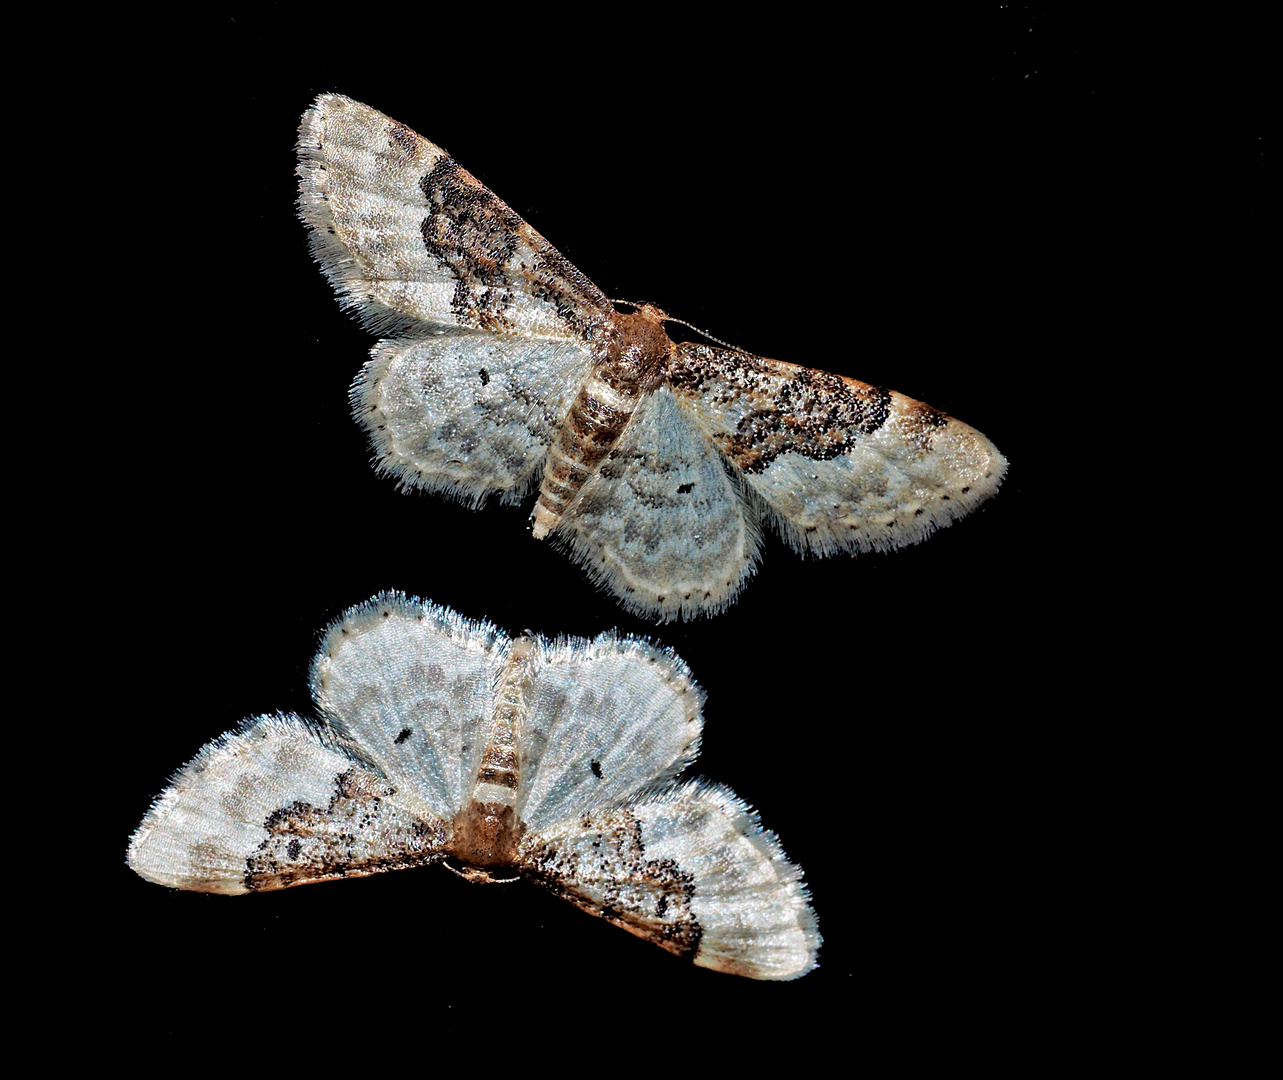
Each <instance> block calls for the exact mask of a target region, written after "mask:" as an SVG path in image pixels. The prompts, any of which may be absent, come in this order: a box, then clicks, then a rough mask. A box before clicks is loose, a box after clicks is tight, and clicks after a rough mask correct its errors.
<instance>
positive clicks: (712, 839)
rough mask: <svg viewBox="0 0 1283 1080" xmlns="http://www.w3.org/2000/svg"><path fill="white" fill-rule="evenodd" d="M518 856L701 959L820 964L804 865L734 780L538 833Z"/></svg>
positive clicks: (785, 972)
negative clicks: (766, 828) (734, 789)
mask: <svg viewBox="0 0 1283 1080" xmlns="http://www.w3.org/2000/svg"><path fill="white" fill-rule="evenodd" d="M519 864H520V865H521V867H522V869H523V870H524V871H525V872H526V873H528V874H529V875H530V876H531V877H533V878H534V879H535V880H536V881H538V882H539V883H540V884H542V885H544V886H545V887H546V888H548V889H550V890H552V891H553V892H555V893H557V894H558V895H560V896H563V897H564V898H565V899H567V900H570V901H571V902H572V903H574V904H576V905H577V906H578V907H580V908H582V909H583V910H585V911H587V912H589V913H590V914H593V915H598V916H600V917H601V918H604V919H607V920H609V921H610V922H612V923H614V924H615V925H616V926H620V927H623V929H625V930H627V931H628V932H629V933H631V934H636V935H637V936H638V937H640V938H644V939H645V940H647V941H650V942H653V943H654V944H656V945H659V946H660V947H661V948H664V949H667V950H668V951H669V952H671V953H675V954H677V955H678V956H684V957H687V958H689V959H691V960H693V961H694V963H696V964H698V965H700V966H702V967H709V968H713V969H715V970H717V971H724V972H728V973H730V974H735V975H745V976H748V977H749V978H754V979H795V978H797V977H798V976H800V975H805V974H806V973H807V972H808V971H810V970H811V969H812V968H813V967H814V966H815V956H816V952H817V950H818V948H819V945H820V935H819V930H818V929H817V926H816V921H815V914H814V912H813V911H812V910H811V905H810V901H809V898H808V895H807V891H806V889H805V887H804V886H803V885H802V872H801V871H800V870H799V869H798V867H797V866H795V865H794V864H793V863H791V862H789V860H788V859H787V858H786V857H785V855H784V852H783V850H782V849H781V847H780V844H779V841H778V840H777V839H776V838H775V836H774V834H772V833H770V832H766V831H764V830H763V829H762V827H761V825H760V824H759V823H758V819H757V815H756V814H755V813H753V812H752V811H751V810H750V809H749V808H748V807H747V806H745V804H744V803H743V802H742V801H741V800H740V799H738V798H737V797H736V796H735V794H734V792H732V791H731V790H730V789H729V788H725V787H722V786H720V785H714V784H708V783H705V782H703V781H698V780H695V781H690V782H688V783H685V784H682V785H680V786H677V787H673V788H669V789H667V790H663V791H658V792H651V793H648V794H645V795H642V796H640V797H639V798H637V799H636V800H635V801H633V802H631V803H629V804H628V805H626V806H623V807H618V808H615V809H610V810H596V811H591V812H588V813H584V814H581V815H578V816H576V817H574V818H569V819H566V820H563V821H560V822H557V823H556V824H554V825H551V826H549V827H547V828H546V829H543V830H541V831H538V832H535V831H531V832H530V833H528V834H527V835H526V837H524V838H523V840H522V844H521V848H520V852H519Z"/></svg>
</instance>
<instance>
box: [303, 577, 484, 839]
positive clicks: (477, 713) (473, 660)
mask: <svg viewBox="0 0 1283 1080" xmlns="http://www.w3.org/2000/svg"><path fill="white" fill-rule="evenodd" d="M508 649H509V642H508V640H507V638H506V637H504V636H503V635H502V634H501V633H500V632H499V631H498V630H496V629H495V628H494V627H493V626H491V625H489V624H488V623H478V622H472V621H470V620H468V619H464V618H462V617H461V616H459V615H456V614H455V613H454V612H452V611H449V610H448V609H446V608H441V607H437V606H435V605H433V604H421V603H414V602H411V601H409V600H407V599H406V598H405V597H403V596H401V595H399V594H396V593H386V594H384V595H382V596H376V597H375V598H374V599H373V600H370V601H368V602H367V603H364V604H360V605H358V606H357V607H354V608H351V609H350V610H348V611H346V612H344V614H343V615H342V616H340V617H339V619H338V620H337V621H335V623H334V624H333V625H332V626H331V627H330V628H329V630H328V631H327V632H326V634H325V636H324V638H323V640H322V643H321V648H320V651H319V652H318V653H317V656H316V659H315V660H314V661H313V662H312V674H311V686H312V695H313V697H314V698H315V699H316V703H317V705H318V706H319V707H320V709H321V710H322V711H323V713H324V714H325V716H326V718H327V720H328V721H329V723H330V725H331V726H332V727H333V728H334V729H335V730H336V731H338V732H340V733H342V734H343V735H344V736H346V737H347V738H349V739H351V741H353V742H354V743H356V744H358V745H359V746H360V747H361V751H362V753H363V754H364V756H365V757H366V758H367V759H368V760H369V761H370V762H371V763H372V764H373V765H374V766H375V767H377V768H378V769H379V770H380V771H381V772H382V773H383V774H384V775H386V776H387V777H388V778H389V780H391V781H392V782H393V783H394V784H395V785H396V786H397V789H398V796H399V797H400V798H401V799H402V800H403V801H404V803H405V804H406V805H408V806H411V807H412V808H413V809H414V810H415V812H416V813H420V814H423V815H432V816H434V817H437V818H441V819H444V820H446V821H449V820H451V819H452V818H453V816H454V814H455V812H456V811H458V810H459V809H460V808H462V807H463V805H464V804H465V803H466V802H467V800H468V798H469V796H470V792H471V784H472V782H473V780H474V779H475V777H476V774H477V767H478V765H479V763H480V760H481V753H482V751H483V750H484V748H485V746H484V744H485V740H486V735H487V733H488V731H489V725H490V720H491V715H492V713H493V709H494V696H495V685H496V682H497V680H498V678H499V675H500V673H501V672H502V670H503V666H504V663H505V661H506V659H507V655H508Z"/></svg>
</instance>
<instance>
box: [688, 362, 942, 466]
mask: <svg viewBox="0 0 1283 1080" xmlns="http://www.w3.org/2000/svg"><path fill="white" fill-rule="evenodd" d="M668 380H669V385H670V386H672V388H673V390H674V392H676V393H678V394H679V395H681V394H686V395H692V396H696V397H699V398H700V399H702V401H703V403H704V408H705V409H707V410H709V411H717V412H722V413H724V414H726V415H729V416H736V417H738V420H737V421H736V425H735V430H734V431H718V432H714V433H713V441H714V443H715V444H716V445H717V448H718V449H719V450H720V451H721V452H722V453H723V454H725V455H726V456H727V457H728V458H730V460H731V461H733V462H734V463H735V464H736V465H737V466H738V467H739V468H740V469H741V470H742V471H743V472H746V473H758V472H762V471H764V470H765V469H767V468H769V467H770V465H771V462H773V461H774V460H775V459H776V458H777V457H779V456H780V455H781V454H785V453H789V452H792V453H795V454H801V455H802V456H803V457H807V458H810V459H811V460H812V461H828V460H829V459H831V458H836V457H841V456H842V455H843V454H846V453H848V452H849V451H850V450H851V449H852V446H853V445H854V443H855V442H856V440H858V439H860V438H862V437H864V436H866V435H871V434H872V433H873V432H875V431H877V430H879V429H880V428H881V427H882V426H883V425H884V424H886V422H887V420H888V419H889V418H890V416H891V401H892V398H891V391H889V390H887V389H885V388H884V387H880V386H866V385H865V384H864V383H859V382H856V381H854V380H853V379H843V378H841V377H840V376H838V375H830V374H829V373H828V372H826V371H815V370H813V369H811V368H804V367H795V366H793V365H792V364H780V363H777V362H775V361H768V360H763V359H761V358H760V357H756V356H750V355H748V354H746V353H735V352H731V351H729V350H726V349H714V348H711V347H709V346H705V345H684V346H682V347H681V348H680V349H678V351H677V353H676V360H675V362H674V364H673V368H672V370H671V371H670V372H669V376H668ZM932 411H934V410H932Z"/></svg>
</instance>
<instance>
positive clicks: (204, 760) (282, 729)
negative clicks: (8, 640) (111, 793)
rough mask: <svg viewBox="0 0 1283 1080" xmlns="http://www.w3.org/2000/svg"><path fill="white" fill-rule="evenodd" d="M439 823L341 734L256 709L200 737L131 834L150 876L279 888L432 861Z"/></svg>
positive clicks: (183, 883) (175, 883)
mask: <svg viewBox="0 0 1283 1080" xmlns="http://www.w3.org/2000/svg"><path fill="white" fill-rule="evenodd" d="M445 840H446V826H445V823H444V822H442V821H441V820H439V819H437V818H434V817H432V816H428V815H421V814H415V813H412V812H409V811H407V810H406V808H405V806H404V804H403V803H402V801H401V800H400V799H398V798H397V791H396V786H395V784H393V783H392V782H390V781H389V780H388V778H387V777H386V776H383V775H381V774H380V773H379V771H378V770H377V769H376V768H375V767H374V766H373V765H371V763H369V762H368V761H366V760H364V758H363V756H362V755H361V753H360V751H359V749H357V748H356V747H353V746H352V745H351V744H350V743H348V742H347V740H345V739H344V738H343V737H342V736H340V735H338V734H336V733H335V732H332V731H329V730H327V729H325V728H324V727H321V726H318V725H316V724H313V723H311V722H309V721H306V720H302V719H300V718H299V717H297V716H263V717H259V718H258V719H256V720H251V721H247V722H246V723H245V724H243V725H242V726H241V727H239V728H238V729H237V730H235V731H231V732H228V733H227V734H226V735H222V736H220V737H219V738H217V739H215V740H214V741H213V742H211V743H208V744H206V745H205V746H204V747H202V748H201V750H200V752H199V753H198V754H197V755H196V757H195V758H193V759H192V760H191V762H189V763H188V764H187V765H185V766H184V767H183V768H182V769H180V770H179V771H178V772H177V773H176V774H175V775H174V777H173V779H172V780H171V782H170V785H169V787H168V788H166V789H165V790H164V791H163V792H162V793H161V795H160V796H159V797H158V798H157V799H156V801H155V802H154V803H153V804H152V807H151V809H150V810H149V811H148V812H147V816H146V817H145V818H143V821H142V824H141V825H139V826H138V829H137V831H136V832H135V833H134V835H133V837H132V838H131V840H130V842H129V855H128V860H129V865H130V866H131V867H132V868H133V869H134V870H135V871H136V872H137V873H139V874H140V875H142V876H143V877H145V878H147V880H149V881H155V882H158V883H159V884H161V885H169V886H172V887H173V888H177V889H194V890H197V891H200V892H219V893H243V892H250V891H257V890H268V889H283V888H286V887H288V886H290V885H304V884H307V883H308V882H312V881H324V880H327V879H331V878H338V877H345V876H364V875H366V874H374V873H378V872H380V871H383V870H395V869H398V868H400V867H404V866H413V865H416V864H419V863H426V862H432V861H434V860H435V859H438V858H440V857H441V854H440V853H441V850H442V848H443V846H444V844H445Z"/></svg>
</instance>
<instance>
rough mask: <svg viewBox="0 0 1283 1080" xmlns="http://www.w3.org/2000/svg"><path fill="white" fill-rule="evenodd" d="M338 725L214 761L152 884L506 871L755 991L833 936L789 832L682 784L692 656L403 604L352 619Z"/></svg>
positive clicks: (256, 725) (327, 640) (695, 724)
mask: <svg viewBox="0 0 1283 1080" xmlns="http://www.w3.org/2000/svg"><path fill="white" fill-rule="evenodd" d="M310 682H311V689H312V695H313V698H314V700H315V702H316V706H317V709H318V710H319V715H320V718H319V719H306V718H303V717H299V716H293V715H278V716H260V717H257V718H256V719H252V720H248V721H246V722H245V723H243V724H242V725H241V726H240V727H238V728H237V729H236V730H234V731H230V732H228V733H226V734H224V735H221V736H219V737H218V738H217V739H215V740H214V741H213V742H210V743H208V744H206V745H205V746H204V747H202V748H201V750H200V751H199V752H198V753H197V754H196V756H195V757H194V758H193V759H192V760H191V761H190V762H188V764H187V765H185V766H184V767H183V768H182V769H180V770H179V771H178V772H177V773H176V774H175V775H174V776H173V777H172V779H171V781H170V784H169V787H167V788H166V789H165V791H164V792H162V793H161V795H160V796H159V797H158V798H157V799H156V800H155V802H154V803H152V806H151V809H150V810H149V811H148V812H147V815H146V817H144V818H143V821H142V824H141V825H139V826H138V829H137V831H136V832H135V833H134V834H133V837H132V839H131V840H130V843H129V854H128V862H129V865H130V866H131V867H132V868H133V869H134V870H135V871H136V872H137V873H139V874H141V875H142V876H143V877H144V878H146V879H147V880H149V881H154V882H159V883H160V884H162V885H169V886H172V887H174V888H178V889H194V890H199V891H203V892H215V893H246V892H263V891H267V890H271V889H284V888H288V887H290V886H293V885H304V884H308V883H310V882H314V881H328V880H332V879H335V878H344V877H362V876H365V875H369V874H376V873H379V872H381V871H385V870H396V869H400V868H403V867H411V866H420V865H426V864H431V863H435V862H441V861H443V860H449V864H450V865H451V866H452V868H455V869H457V871H458V872H459V873H461V874H462V875H463V876H464V877H467V878H469V879H471V880H473V881H479V882H485V881H492V880H499V878H497V877H496V876H495V875H496V874H497V873H500V872H502V871H503V870H505V869H509V868H510V869H512V870H515V871H517V872H518V873H519V874H521V875H523V876H525V877H527V878H529V879H531V880H532V881H534V882H536V883H538V884H539V885H542V886H543V887H544V888H546V889H549V890H551V891H552V892H554V893H556V894H558V895H560V896H563V897H565V898H566V899H567V900H569V901H570V902H571V903H573V904H575V905H577V906H578V907H580V908H582V909H583V910H585V911H587V912H589V913H590V914H593V915H598V916H601V917H602V918H604V919H607V920H609V921H610V922H612V923H614V924H615V925H617V926H621V927H623V928H624V929H625V930H627V931H629V932H630V933H632V934H636V935H637V936H638V937H641V938H644V939H646V940H647V941H652V942H654V943H655V944H656V945H659V946H660V947H661V948H663V949H667V950H668V951H669V952H671V953H675V954H676V955H678V956H682V957H685V958H687V959H690V960H693V961H694V963H696V964H698V965H701V966H703V967H708V968H713V969H715V970H717V971H724V972H730V973H732V974H736V975H746V976H748V977H750V978H755V979H794V978H797V977H798V976H800V975H804V974H806V972H808V971H810V970H811V969H812V968H813V967H814V966H815V958H816V951H817V949H818V948H819V944H820V935H819V932H818V930H817V927H816V920H815V915H814V913H813V911H812V910H811V905H810V902H809V898H808V894H807V890H806V889H805V887H804V886H803V884H802V872H801V870H799V869H798V867H797V866H795V865H794V864H793V863H791V862H789V860H788V859H787V858H786V857H785V855H784V852H783V851H782V850H781V848H780V845H779V842H778V841H777V840H776V838H775V836H774V835H773V834H772V833H770V832H766V831H764V830H763V829H762V827H761V825H760V824H759V822H758V817H757V814H756V813H754V812H753V811H752V810H750V809H749V808H748V807H747V806H746V805H745V804H744V803H743V802H742V801H740V799H738V798H737V797H736V796H735V794H734V792H732V791H731V790H730V789H729V788H726V787H723V786H721V785H719V784H711V783H708V782H706V781H703V780H687V781H685V782H676V781H674V779H673V778H674V777H675V776H676V775H677V773H679V772H680V771H681V770H682V769H684V768H685V767H686V766H688V765H689V764H690V763H691V762H692V761H694V760H695V757H696V755H697V754H698V752H699V742H700V733H701V729H702V723H703V722H702V719H701V709H702V707H703V703H704V695H703V692H702V691H701V690H700V688H699V686H698V685H697V684H696V683H695V681H694V679H693V677H692V675H691V672H690V669H689V668H688V667H687V666H686V665H685V664H684V663H683V662H682V661H681V660H680V659H679V658H678V657H677V656H675V655H674V654H673V653H671V652H669V651H667V650H665V649H660V648H656V647H655V646H652V645H650V644H647V643H646V642H644V641H640V640H637V639H633V638H626V637H625V638H621V637H617V636H615V635H614V634H603V635H601V636H600V637H598V638H596V639H594V640H592V641H587V640H583V639H578V638H558V639H557V640H555V641H548V640H545V639H544V638H540V637H520V638H516V639H515V640H510V639H509V638H508V637H506V636H505V635H504V634H502V633H501V632H500V631H498V630H497V629H496V628H495V627H494V626H491V625H490V624H488V623H485V622H471V621H469V620H467V619H464V618H462V617H460V616H459V615H456V614H455V613H454V612H452V611H449V610H447V609H445V608H441V607H436V606H434V605H432V604H425V603H421V602H418V601H412V600H408V599H406V598H405V597H403V596H401V595H400V594H395V593H387V594H383V595H380V596H376V597H375V598H374V599H373V600H371V601H369V602H368V603H365V604H362V605H359V606H357V607H354V608H352V609H350V610H348V611H347V612H345V613H344V614H343V615H342V616H341V617H340V618H339V619H338V620H337V621H336V622H335V623H334V624H333V625H332V626H330V628H329V629H328V631H327V632H326V634H325V635H324V638H323V640H322V644H321V647H320V650H319V651H318V653H317V655H316V658H315V660H314V661H313V663H312V669H311V677H310Z"/></svg>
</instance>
